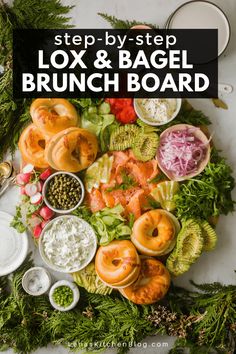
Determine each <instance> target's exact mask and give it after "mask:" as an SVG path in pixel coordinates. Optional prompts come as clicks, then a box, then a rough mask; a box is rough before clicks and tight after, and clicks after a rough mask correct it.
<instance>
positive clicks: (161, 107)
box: [134, 98, 182, 126]
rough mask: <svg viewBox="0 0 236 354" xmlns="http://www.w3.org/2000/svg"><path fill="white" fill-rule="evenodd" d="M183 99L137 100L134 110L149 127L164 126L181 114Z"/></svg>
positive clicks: (135, 100)
mask: <svg viewBox="0 0 236 354" xmlns="http://www.w3.org/2000/svg"><path fill="white" fill-rule="evenodd" d="M181 104H182V99H181V98H135V99H134V109H135V112H136V114H137V116H138V117H139V118H140V119H141V120H142V121H143V122H144V123H146V124H149V125H155V126H158V125H164V124H167V123H169V122H170V121H172V120H173V119H174V118H175V117H176V116H177V115H178V113H179V111H180V108H181Z"/></svg>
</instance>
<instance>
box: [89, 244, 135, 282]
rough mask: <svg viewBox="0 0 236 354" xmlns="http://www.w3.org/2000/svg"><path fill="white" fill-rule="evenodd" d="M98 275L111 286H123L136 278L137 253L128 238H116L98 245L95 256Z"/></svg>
mask: <svg viewBox="0 0 236 354" xmlns="http://www.w3.org/2000/svg"><path fill="white" fill-rule="evenodd" d="M95 269H96V273H97V275H98V277H99V278H100V279H101V280H102V281H103V282H104V283H105V284H106V285H108V286H110V287H112V288H123V287H126V286H129V285H131V284H132V283H133V282H134V281H135V280H137V278H138V276H139V273H140V258H139V255H138V253H137V251H136V249H135V247H134V245H133V244H132V242H131V241H129V240H116V241H112V242H110V243H109V244H108V245H107V246H100V247H99V249H98V251H97V254H96V257H95Z"/></svg>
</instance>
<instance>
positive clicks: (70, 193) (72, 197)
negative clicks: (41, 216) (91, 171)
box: [43, 171, 85, 214]
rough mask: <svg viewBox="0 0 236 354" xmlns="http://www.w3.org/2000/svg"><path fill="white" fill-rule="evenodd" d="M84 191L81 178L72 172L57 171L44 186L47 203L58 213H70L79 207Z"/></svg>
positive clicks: (44, 196)
mask: <svg viewBox="0 0 236 354" xmlns="http://www.w3.org/2000/svg"><path fill="white" fill-rule="evenodd" d="M84 193H85V192H84V185H83V183H82V181H81V179H80V178H79V177H78V176H76V175H75V174H74V173H71V172H64V171H62V172H55V173H53V174H52V175H51V176H50V177H49V178H48V179H47V180H46V182H45V183H44V186H43V198H44V202H45V204H46V205H47V206H48V207H49V208H50V209H52V210H53V211H55V213H58V214H68V213H71V212H72V211H73V210H75V209H76V208H78V206H80V204H81V203H82V202H83V199H84Z"/></svg>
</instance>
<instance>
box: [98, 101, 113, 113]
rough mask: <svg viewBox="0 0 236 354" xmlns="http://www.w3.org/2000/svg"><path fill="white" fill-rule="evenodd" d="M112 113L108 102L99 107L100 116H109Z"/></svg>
mask: <svg viewBox="0 0 236 354" xmlns="http://www.w3.org/2000/svg"><path fill="white" fill-rule="evenodd" d="M110 111H111V107H110V105H109V103H108V102H102V103H101V104H100V106H98V113H99V114H101V115H102V114H108V113H110Z"/></svg>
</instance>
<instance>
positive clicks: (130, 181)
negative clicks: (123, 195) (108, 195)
mask: <svg viewBox="0 0 236 354" xmlns="http://www.w3.org/2000/svg"><path fill="white" fill-rule="evenodd" d="M121 178H122V183H120V184H116V185H115V186H114V187H109V188H107V189H106V191H107V192H112V191H115V190H123V191H126V190H127V189H130V188H132V187H135V186H137V182H136V181H135V180H134V178H133V177H132V176H129V175H127V174H126V172H125V171H121Z"/></svg>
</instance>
